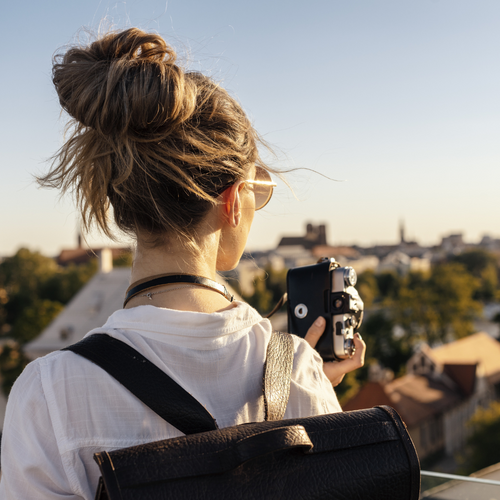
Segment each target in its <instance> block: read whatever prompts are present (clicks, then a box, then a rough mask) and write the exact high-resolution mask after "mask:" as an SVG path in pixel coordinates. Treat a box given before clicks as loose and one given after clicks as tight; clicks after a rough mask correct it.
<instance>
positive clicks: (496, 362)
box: [430, 332, 500, 384]
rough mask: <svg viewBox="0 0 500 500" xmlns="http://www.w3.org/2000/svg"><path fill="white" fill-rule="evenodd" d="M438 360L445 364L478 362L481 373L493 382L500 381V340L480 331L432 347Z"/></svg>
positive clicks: (434, 357) (432, 352)
mask: <svg viewBox="0 0 500 500" xmlns="http://www.w3.org/2000/svg"><path fill="white" fill-rule="evenodd" d="M430 355H431V357H432V359H433V360H435V361H436V362H438V363H440V364H442V365H445V364H474V363H477V364H478V365H479V368H480V373H481V375H483V376H485V377H487V378H488V379H489V381H490V382H491V383H493V384H496V383H498V382H500V342H498V341H497V340H495V339H494V338H493V337H491V336H490V335H488V334H487V333H484V332H480V333H475V334H474V335H469V336H468V337H464V338H463V339H460V340H456V341H455V342H450V343H449V344H445V345H443V346H440V347H436V348H434V349H431V351H430Z"/></svg>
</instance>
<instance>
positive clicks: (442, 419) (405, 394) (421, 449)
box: [344, 333, 500, 458]
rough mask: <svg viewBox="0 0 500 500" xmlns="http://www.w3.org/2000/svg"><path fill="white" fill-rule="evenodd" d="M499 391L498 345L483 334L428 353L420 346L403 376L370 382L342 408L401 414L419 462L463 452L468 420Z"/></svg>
mask: <svg viewBox="0 0 500 500" xmlns="http://www.w3.org/2000/svg"><path fill="white" fill-rule="evenodd" d="M499 389H500V343H499V342H497V341H496V340H495V339H493V338H491V337H490V336H489V335H487V334H485V333H476V334H474V335H471V336H469V337H466V338H464V339H460V340H457V341H455V342H451V343H449V344H446V345H443V346H441V347H438V348H435V349H431V348H430V347H428V346H427V345H422V346H421V348H420V349H419V350H418V351H417V352H416V353H415V354H414V355H413V356H412V357H411V358H410V360H409V361H408V363H407V375H405V376H403V377H400V378H397V379H395V380H392V381H388V382H383V381H380V382H379V381H371V382H368V383H367V384H365V385H364V386H363V387H362V388H361V389H360V390H359V391H358V393H357V394H356V395H355V396H354V397H353V398H351V399H350V400H349V401H347V402H346V403H345V404H344V410H357V409H362V408H370V407H372V406H376V405H384V404H385V405H389V406H392V407H394V408H395V409H396V410H397V411H398V412H399V413H400V415H401V417H402V418H403V420H404V421H405V423H406V425H407V426H408V431H409V433H410V435H411V437H412V439H413V442H414V443H415V446H416V448H417V451H418V454H419V456H420V458H425V457H426V456H429V455H431V454H433V453H435V452H437V451H440V450H444V451H445V452H446V453H447V454H448V455H453V454H454V453H455V452H457V451H459V450H460V449H462V448H463V446H464V444H465V441H466V439H467V437H468V433H469V431H468V429H467V428H466V425H465V424H466V422H467V421H468V420H469V419H470V418H471V416H472V415H473V414H474V412H475V411H476V409H477V408H478V406H485V405H487V404H489V403H490V402H491V401H492V400H493V399H494V398H495V394H496V395H497V396H498V394H499Z"/></svg>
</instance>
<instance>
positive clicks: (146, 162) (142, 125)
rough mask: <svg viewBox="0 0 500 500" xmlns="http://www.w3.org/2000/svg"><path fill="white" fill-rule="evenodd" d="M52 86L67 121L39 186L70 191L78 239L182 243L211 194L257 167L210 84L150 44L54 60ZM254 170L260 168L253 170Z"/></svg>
mask: <svg viewBox="0 0 500 500" xmlns="http://www.w3.org/2000/svg"><path fill="white" fill-rule="evenodd" d="M53 82H54V85H55V88H56V91H57V93H58V96H59V101H60V103H61V106H62V107H63V108H64V109H65V110H66V111H67V112H68V113H69V115H70V116H71V117H72V118H73V120H72V121H71V122H70V127H71V131H72V133H71V135H70V137H69V139H68V140H67V142H66V143H65V144H64V145H63V147H62V148H61V149H60V150H59V151H58V152H57V154H56V155H55V156H54V158H53V164H52V169H51V171H50V172H49V173H48V174H47V175H46V176H44V177H40V178H39V179H38V181H39V182H40V184H41V185H43V186H49V187H57V188H61V189H62V190H63V192H66V191H68V190H74V191H75V193H76V197H77V202H78V204H79V207H80V209H81V212H82V219H83V223H84V226H85V228H86V229H89V227H90V225H91V224H92V222H94V221H95V222H96V223H97V224H98V226H100V228H101V229H102V230H103V231H104V233H105V234H107V235H108V236H110V237H113V235H112V234H111V231H110V226H109V220H108V218H107V214H108V211H109V206H110V204H111V205H112V207H113V210H114V218H115V222H116V224H117V225H118V227H119V228H120V229H121V230H123V231H125V232H128V233H132V234H134V235H137V233H138V232H140V231H146V232H147V233H149V234H150V235H152V236H154V237H156V238H160V239H163V237H169V235H172V234H173V233H174V234H177V235H180V236H184V237H185V238H188V239H189V238H191V237H192V236H193V231H194V230H195V229H196V226H197V225H198V224H199V222H200V221H201V220H202V219H203V218H204V216H205V215H206V213H207V211H208V210H209V209H210V207H211V206H212V204H213V203H214V202H215V198H216V197H217V195H218V193H219V191H220V189H221V188H223V187H225V186H228V185H230V184H231V183H232V182H235V181H236V180H238V179H241V178H243V177H244V176H245V174H246V171H247V170H248V167H249V165H250V164H254V163H258V164H259V165H261V163H260V160H259V156H258V151H257V143H258V142H259V140H260V139H259V137H258V135H257V133H256V131H255V130H254V129H253V127H252V125H251V124H250V122H249V120H248V118H247V116H246V115H245V113H244V112H243V110H242V109H241V107H240V105H239V104H238V103H237V102H236V101H235V100H234V99H233V98H232V97H231V96H229V94H228V93H227V92H226V91H225V90H224V89H223V88H221V87H220V86H219V85H217V84H216V83H215V82H214V81H213V80H211V79H210V78H208V77H206V76H204V75H202V74H201V73H197V72H186V71H184V70H183V69H182V68H180V67H179V66H178V65H177V64H176V54H175V51H174V50H173V49H172V47H170V46H169V45H168V44H167V43H166V42H165V41H164V40H163V38H161V37H160V36H159V35H157V34H152V33H145V32H143V31H141V30H139V29H136V28H131V29H128V30H125V31H122V32H119V33H108V34H107V35H105V36H103V37H102V38H100V39H98V40H96V41H94V42H93V43H91V44H90V45H88V46H86V47H72V48H70V49H69V50H68V51H67V52H66V53H64V54H60V55H57V56H56V57H55V58H54V65H53ZM261 166H263V165H261Z"/></svg>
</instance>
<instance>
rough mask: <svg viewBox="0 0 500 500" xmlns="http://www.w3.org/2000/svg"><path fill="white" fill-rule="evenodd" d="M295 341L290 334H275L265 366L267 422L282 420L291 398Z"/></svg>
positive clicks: (270, 342)
mask: <svg viewBox="0 0 500 500" xmlns="http://www.w3.org/2000/svg"><path fill="white" fill-rule="evenodd" d="M293 350H294V349H293V339H292V336H291V335H290V334H289V333H282V332H273V333H272V335H271V340H270V341H269V344H268V346H267V355H266V364H265V365H264V384H263V391H264V409H265V415H266V417H265V419H266V420H269V421H270V420H281V419H282V418H283V417H284V415H285V410H286V406H287V404H288V398H289V396H290V380H291V377H292V368H293Z"/></svg>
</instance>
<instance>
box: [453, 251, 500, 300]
mask: <svg viewBox="0 0 500 500" xmlns="http://www.w3.org/2000/svg"><path fill="white" fill-rule="evenodd" d="M452 261H453V262H458V263H459V264H463V265H464V266H465V269H466V270H467V272H468V273H469V274H470V275H471V276H473V277H475V278H476V279H477V280H478V282H479V283H478V286H477V288H476V291H475V293H474V298H475V299H477V300H483V301H491V300H494V299H495V298H496V295H497V288H498V265H497V260H496V258H495V257H494V256H493V255H492V254H491V253H489V252H487V251H486V250H481V249H477V250H469V251H467V252H464V253H462V254H460V255H456V256H454V257H453V258H452Z"/></svg>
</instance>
